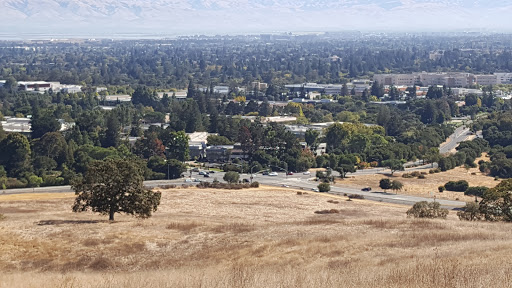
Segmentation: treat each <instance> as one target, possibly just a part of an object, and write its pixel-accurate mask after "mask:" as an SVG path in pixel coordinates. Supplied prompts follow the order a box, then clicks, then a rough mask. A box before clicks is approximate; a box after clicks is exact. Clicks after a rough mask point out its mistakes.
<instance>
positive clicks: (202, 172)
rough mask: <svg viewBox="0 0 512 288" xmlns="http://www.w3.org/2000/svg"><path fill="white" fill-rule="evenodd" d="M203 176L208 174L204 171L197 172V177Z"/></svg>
mask: <svg viewBox="0 0 512 288" xmlns="http://www.w3.org/2000/svg"><path fill="white" fill-rule="evenodd" d="M204 174H208V173H206V172H204V171H199V175H204Z"/></svg>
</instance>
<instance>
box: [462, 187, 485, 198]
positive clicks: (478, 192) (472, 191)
mask: <svg viewBox="0 0 512 288" xmlns="http://www.w3.org/2000/svg"><path fill="white" fill-rule="evenodd" d="M487 190H489V188H487V187H485V186H475V187H468V189H466V191H465V192H464V195H468V196H477V197H483V196H484V193H485V192H486V191H487Z"/></svg>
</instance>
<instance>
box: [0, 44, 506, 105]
mask: <svg viewBox="0 0 512 288" xmlns="http://www.w3.org/2000/svg"><path fill="white" fill-rule="evenodd" d="M481 43H486V45H485V46H482V45H481ZM3 44H4V45H3V46H4V47H2V48H4V49H1V51H0V67H2V70H1V71H0V72H1V78H4V79H6V78H8V77H14V79H16V80H18V81H23V80H46V81H60V82H62V83H68V84H80V83H83V84H85V85H93V86H94V85H139V84H143V85H148V86H153V87H158V88H181V89H183V88H187V87H188V84H189V79H190V78H191V77H193V78H194V80H195V81H196V83H198V84H202V85H205V86H209V85H210V84H211V83H216V84H219V83H224V84H226V85H230V86H234V85H237V84H249V83H250V82H252V81H254V80H262V81H264V82H267V83H269V84H273V85H280V84H285V83H292V82H296V83H297V82H298V83H302V82H321V83H327V82H330V83H343V82H344V81H346V80H345V78H355V77H360V76H366V75H370V74H372V73H386V72H394V73H409V72H414V71H416V72H420V71H431V72H435V71H467V72H472V73H492V72H499V71H501V72H510V71H512V50H511V49H510V48H511V41H510V37H509V36H505V35H498V36H494V35H490V36H468V37H464V36H454V37H442V36H437V37H430V36H421V37H418V36H416V37H409V36H403V37H389V38H387V39H386V38H384V39H383V36H369V35H366V36H365V37H363V38H359V39H357V38H354V39H336V38H330V39H300V38H297V39H295V40H290V41H270V42H268V41H267V40H265V41H261V40H257V39H254V38H253V39H247V38H242V37H240V38H237V37H231V38H228V39H226V38H205V39H177V40H159V41H150V40H148V41H116V42H111V41H102V42H85V43H81V44H68V43H34V44H31V43H23V44H20V43H8V42H4V43H3ZM16 46H18V47H17V48H14V47H16ZM20 46H22V47H20ZM468 47H470V49H467V48H468ZM462 48H465V49H462ZM435 50H443V51H444V53H443V56H442V57H440V59H438V60H431V59H429V53H430V52H432V51H435ZM332 56H336V57H338V58H331V57H332ZM271 88H272V90H276V89H275V86H271ZM275 92H276V93H275V94H276V95H277V94H278V93H277V91H275ZM272 93H274V91H272ZM372 94H373V95H375V96H378V95H377V93H372Z"/></svg>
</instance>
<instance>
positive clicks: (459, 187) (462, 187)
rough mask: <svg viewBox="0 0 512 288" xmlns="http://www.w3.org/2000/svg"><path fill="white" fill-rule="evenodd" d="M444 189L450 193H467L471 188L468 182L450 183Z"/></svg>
mask: <svg viewBox="0 0 512 288" xmlns="http://www.w3.org/2000/svg"><path fill="white" fill-rule="evenodd" d="M444 188H446V190H448V191H455V192H465V191H466V190H467V189H468V188H469V183H468V181H466V180H459V181H449V182H448V183H446V184H444Z"/></svg>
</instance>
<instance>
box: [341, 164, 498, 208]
mask: <svg viewBox="0 0 512 288" xmlns="http://www.w3.org/2000/svg"><path fill="white" fill-rule="evenodd" d="M481 159H485V160H487V161H488V160H489V159H486V158H479V159H477V160H476V161H477V162H478V161H479V160H481ZM422 172H428V170H424V171H422ZM403 173H408V172H395V173H394V174H393V177H388V176H386V175H382V174H374V175H357V176H352V177H350V178H346V179H336V181H337V184H335V185H337V186H345V187H353V188H363V187H371V188H372V191H382V189H381V188H379V181H380V180H381V179H383V178H390V179H391V180H398V181H400V182H402V183H403V184H404V188H403V189H402V191H399V192H398V193H399V194H407V195H415V196H421V197H431V198H432V197H433V196H434V195H435V196H436V198H437V199H447V200H457V199H458V200H460V201H466V202H468V201H474V200H475V197H470V196H464V193H462V192H450V191H444V192H442V193H439V191H438V190H437V188H438V187H439V186H442V185H444V184H446V182H448V181H458V180H466V181H468V183H469V185H470V186H486V187H489V188H492V187H494V186H496V185H498V184H499V183H500V181H495V180H494V177H491V176H487V175H484V174H483V173H481V172H480V170H478V168H471V169H469V170H466V169H465V168H463V167H457V168H455V169H452V170H449V171H446V172H441V173H435V174H427V175H425V177H426V179H418V178H403V177H402V174H403ZM388 192H392V191H388Z"/></svg>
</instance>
